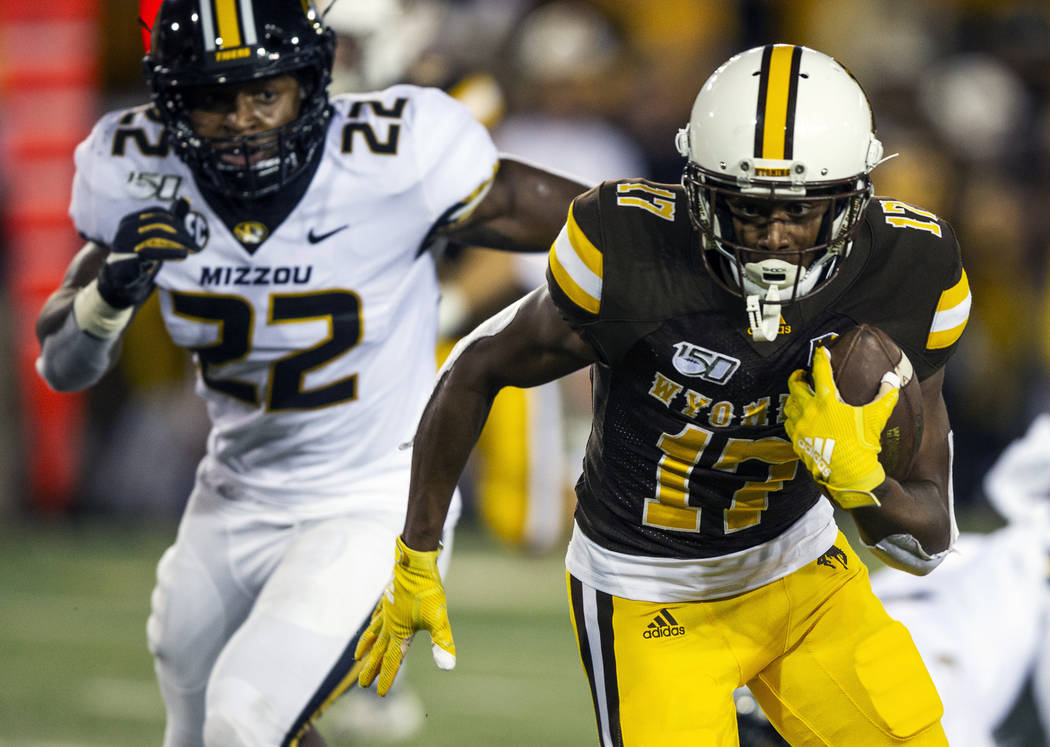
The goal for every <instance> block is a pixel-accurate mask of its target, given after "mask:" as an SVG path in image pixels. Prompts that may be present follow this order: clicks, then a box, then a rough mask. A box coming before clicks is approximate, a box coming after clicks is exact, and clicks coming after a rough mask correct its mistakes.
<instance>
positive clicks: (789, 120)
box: [755, 44, 802, 160]
mask: <svg viewBox="0 0 1050 747" xmlns="http://www.w3.org/2000/svg"><path fill="white" fill-rule="evenodd" d="M801 59H802V49H801V48H800V47H796V46H794V45H790V44H770V45H769V46H767V47H766V48H765V50H764V51H763V53H762V69H761V73H760V77H759V82H758V111H757V117H756V123H755V158H772V159H778V160H784V159H790V158H792V157H793V151H794V130H795V102H796V99H797V97H798V72H799V64H800V63H801Z"/></svg>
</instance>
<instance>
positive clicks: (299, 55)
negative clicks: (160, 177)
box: [143, 0, 335, 199]
mask: <svg viewBox="0 0 1050 747" xmlns="http://www.w3.org/2000/svg"><path fill="white" fill-rule="evenodd" d="M151 37H152V38H151V44H150V51H149V53H148V54H147V55H146V57H145V59H144V60H143V64H144V67H145V73H146V79H147V81H148V82H149V86H150V90H151V92H152V96H153V102H154V105H155V106H156V108H157V110H158V112H159V114H160V117H161V120H162V121H163V122H164V126H165V130H166V133H167V138H168V141H169V143H170V144H171V146H172V147H173V148H174V150H175V153H176V154H177V155H178V156H179V158H181V159H182V160H183V161H185V162H186V164H187V165H188V166H189V167H190V169H191V170H192V171H193V173H194V175H195V176H196V177H197V179H198V181H200V182H201V183H202V184H203V185H204V186H207V187H210V188H212V189H214V190H216V191H218V192H220V193H221V194H223V195H226V196H228V197H233V198H239V199H251V198H255V197H260V196H262V195H267V194H271V193H274V192H276V191H277V190H279V189H280V188H281V187H282V186H283V185H285V184H287V183H288V182H289V181H291V180H292V179H294V178H295V177H296V176H298V175H299V174H300V173H302V172H303V170H304V169H305V168H306V167H307V166H308V165H309V164H310V163H311V160H312V158H313V157H314V155H315V154H316V152H317V149H318V148H319V147H321V145H322V143H323V141H324V137H325V131H326V130H327V127H328V121H329V119H330V118H331V108H330V107H329V104H328V84H329V82H330V81H331V77H332V59H333V52H334V48H335V36H334V34H333V33H332V32H331V31H330V30H329V29H327V28H326V27H325V25H324V22H323V20H322V14H321V13H320V12H319V11H318V10H317V8H316V7H315V6H314V4H313V2H311V1H310V0H236V1H235V0H164V2H163V3H162V4H161V7H160V11H159V13H158V14H157V19H156V21H155V23H154V24H153V29H152V35H151ZM285 74H288V75H294V76H295V77H296V78H297V79H298V81H299V85H300V86H301V88H302V95H303V99H302V102H301V105H300V109H299V116H298V117H297V118H296V119H295V120H293V121H292V122H289V123H288V124H286V125H284V126H282V127H280V128H278V129H277V130H276V131H274V130H270V131H268V132H264V133H259V134H255V135H248V136H241V137H233V138H206V137H201V136H200V135H197V134H196V133H195V132H194V130H193V126H192V123H191V121H190V107H189V105H188V102H189V100H190V98H189V93H190V92H191V91H192V90H193V89H194V88H195V87H198V86H216V85H224V84H227V83H244V82H247V81H251V80H257V79H260V78H268V77H271V76H275V75H285ZM222 155H225V156H227V158H225V159H223V158H222V157H221V156H222ZM230 155H234V156H240V157H241V158H237V159H231V158H229V156H230Z"/></svg>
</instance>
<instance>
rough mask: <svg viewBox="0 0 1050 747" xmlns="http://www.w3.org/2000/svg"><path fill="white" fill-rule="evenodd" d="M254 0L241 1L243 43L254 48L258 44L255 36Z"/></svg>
mask: <svg viewBox="0 0 1050 747" xmlns="http://www.w3.org/2000/svg"><path fill="white" fill-rule="evenodd" d="M254 5H255V4H254V2H253V1H252V0H240V6H241V29H242V30H243V32H244V40H243V43H244V44H247V45H248V46H252V45H255V44H257V43H258V41H259V40H258V37H257V36H256V34H255V7H254Z"/></svg>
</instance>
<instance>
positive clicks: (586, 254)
mask: <svg viewBox="0 0 1050 747" xmlns="http://www.w3.org/2000/svg"><path fill="white" fill-rule="evenodd" d="M573 207H574V205H569V220H568V222H566V224H565V228H566V229H567V232H568V239H569V243H570V245H571V247H570V248H571V250H572V252H573V253H574V254H576V255H577V256H578V257H579V258H580V260H581V261H582V262H583V264H584V266H585V267H586V268H587V270H589V271H590V272H591V274H593V275H596V276H597V277H598V282H599V283H601V279H602V253H601V252H600V251H599V250H598V248H597V247H596V246H595V245H594V244H592V243H591V240H590V239H588V238H587V235H586V234H585V233H584V232H583V231H582V230H580V226H579V224H578V223H577V222H576V215H575V214H574V213H573ZM559 238H560V237H559Z"/></svg>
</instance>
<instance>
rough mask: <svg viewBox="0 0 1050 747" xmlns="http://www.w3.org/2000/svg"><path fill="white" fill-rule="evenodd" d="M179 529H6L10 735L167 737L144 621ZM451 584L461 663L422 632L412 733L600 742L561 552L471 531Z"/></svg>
mask: <svg viewBox="0 0 1050 747" xmlns="http://www.w3.org/2000/svg"><path fill="white" fill-rule="evenodd" d="M173 535H174V527H171V526H165V527H163V528H160V529H152V530H150V529H140V528H135V529H130V528H123V529H120V528H113V527H105V526H99V525H94V524H91V525H84V526H74V525H41V524H35V523H30V524H23V523H18V524H14V525H8V526H0V569H2V570H0V746H2V747H103V745H105V747H124V746H126V747H144V746H147V745H158V744H160V740H161V734H162V731H163V724H164V714H163V707H162V705H161V700H160V695H159V693H158V691H157V687H156V684H155V683H154V680H153V668H152V662H151V659H150V656H149V654H148V652H147V651H146V644H145V624H146V617H147V615H148V612H149V593H150V589H151V588H152V585H153V573H154V568H155V565H156V562H157V560H158V559H159V558H160V555H161V553H162V551H163V550H164V548H165V547H166V546H167V544H168V542H169V541H170V540H171V538H172V537H173ZM448 593H449V600H450V614H451V617H452V625H453V632H454V634H455V636H456V648H457V653H458V660H457V666H456V669H455V670H454V671H452V672H441V671H438V670H437V669H436V668H435V667H434V665H433V662H432V661H431V658H430V647H429V645H428V644H429V641H426V640H425V634H424V635H421V636H420V638H419V639H418V640H417V641H416V644H415V645H414V646H413V648H412V650H411V651H410V653H409V657H408V663H407V669H406V672H405V674H407V675H408V681H409V683H410V684H411V686H412V688H413V689H414V690H415V691H416V692H417V693H418V694H419V696H420V697H421V699H422V700H423V702H424V704H425V707H426V714H427V716H426V722H425V723H426V725H425V729H424V735H423V736H420V737H418V738H416V739H414V740H410V741H406V742H401V744H404V745H427V746H428V747H442V746H448V747H452V746H453V745H457V746H458V745H464V744H480V745H501V747H518V746H520V747H526V746H529V747H535V746H536V745H550V746H551V747H557V746H558V745H587V744H595V743H596V738H595V731H594V721H593V717H592V715H591V705H590V695H589V691H588V689H587V681H586V678H585V676H584V674H583V670H582V668H581V666H580V663H579V656H578V654H577V651H576V642H575V639H574V637H573V634H572V630H571V625H570V622H569V617H568V612H567V607H566V601H565V581H564V567H563V565H562V555H561V553H560V551H559V552H557V553H554V554H553V555H551V556H546V557H542V558H526V557H522V556H519V555H514V554H509V553H507V552H505V551H503V550H501V549H500V548H498V547H496V546H495V545H493V544H492V543H490V542H488V541H487V540H485V539H483V538H481V537H479V536H478V535H477V534H475V533H473V532H471V531H470V530H466V531H462V532H460V535H459V537H458V539H457V545H456V548H455V555H454V556H453V561H452V572H451V574H450V578H449V581H448ZM321 726H322V731H324V722H323V720H322V722H321ZM330 743H331V744H332V745H333V747H339V746H340V745H342V744H348V743H347V742H340V741H338V740H337V739H334V738H331V735H330ZM354 744H355V745H357V744H365V745H369V744H374V743H368V742H355V743H354Z"/></svg>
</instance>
